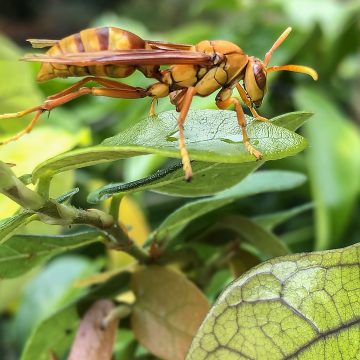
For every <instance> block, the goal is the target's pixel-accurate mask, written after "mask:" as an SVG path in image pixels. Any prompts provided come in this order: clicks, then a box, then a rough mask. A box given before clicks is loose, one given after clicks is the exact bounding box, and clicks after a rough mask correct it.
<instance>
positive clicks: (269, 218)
mask: <svg viewBox="0 0 360 360" xmlns="http://www.w3.org/2000/svg"><path fill="white" fill-rule="evenodd" d="M313 207H314V204H312V203H309V204H304V205H300V206H296V207H294V208H292V209H289V210H285V211H279V212H276V213H273V214H267V215H261V216H257V217H255V218H253V220H254V221H255V222H256V223H257V224H259V225H261V226H262V227H264V228H265V229H267V230H269V231H271V230H272V229H274V228H275V227H276V226H278V225H280V224H282V223H283V222H285V221H287V220H289V219H291V218H293V217H295V216H297V215H299V214H301V213H303V212H305V211H308V210H310V209H312V208H313Z"/></svg>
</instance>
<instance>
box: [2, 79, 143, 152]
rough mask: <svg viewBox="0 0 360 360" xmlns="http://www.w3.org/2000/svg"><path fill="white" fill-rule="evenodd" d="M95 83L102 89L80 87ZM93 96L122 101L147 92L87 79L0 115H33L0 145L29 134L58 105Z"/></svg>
mask: <svg viewBox="0 0 360 360" xmlns="http://www.w3.org/2000/svg"><path fill="white" fill-rule="evenodd" d="M90 81H93V82H96V83H98V84H99V85H102V87H82V86H83V85H84V84H85V83H87V82H90ZM86 94H89V95H93V96H107V97H114V98H122V99H138V98H143V97H146V96H148V93H147V90H146V89H143V88H140V87H133V86H129V85H126V84H123V83H120V82H117V81H112V80H108V79H102V78H97V77H87V78H84V79H82V80H80V81H78V82H77V83H76V84H74V85H72V86H70V87H69V88H67V89H65V90H63V91H61V92H59V93H57V94H54V95H51V96H49V97H48V98H47V99H46V100H45V101H44V102H43V103H42V104H41V105H39V106H35V107H33V108H30V109H26V110H24V111H19V112H16V113H9V114H3V115H0V120H1V119H14V118H21V117H23V116H25V115H27V114H30V113H33V112H34V113H35V116H34V118H33V119H32V120H31V121H30V123H29V125H27V126H26V128H25V129H23V130H22V131H20V132H19V133H17V134H15V135H14V136H12V137H11V138H9V139H7V140H5V141H2V142H0V145H4V144H7V143H9V142H11V141H15V140H17V139H19V138H20V137H22V136H23V135H25V134H27V133H29V132H31V130H32V129H33V128H34V126H35V125H36V123H37V122H38V120H39V118H40V116H41V115H42V113H44V112H45V111H50V110H52V109H54V108H56V107H58V106H60V105H63V104H65V103H67V102H69V101H72V100H74V99H76V98H78V97H80V96H83V95H86Z"/></svg>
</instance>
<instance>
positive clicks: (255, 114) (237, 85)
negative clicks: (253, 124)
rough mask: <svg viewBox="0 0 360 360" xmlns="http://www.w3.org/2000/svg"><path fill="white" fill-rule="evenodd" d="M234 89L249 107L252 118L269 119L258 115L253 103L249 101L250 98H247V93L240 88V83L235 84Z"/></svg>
mask: <svg viewBox="0 0 360 360" xmlns="http://www.w3.org/2000/svg"><path fill="white" fill-rule="evenodd" d="M235 86H236V89H237V91H238V92H239V94H240V97H241V99H242V101H243V102H244V104H245V105H246V106H247V107H248V108H249V110H250V111H251V113H252V114H253V116H254V118H255V119H256V120H259V121H269V120H268V119H267V118H265V117H263V116H261V115H259V114H258V113H257V111H256V110H255V108H254V106H253V104H252V103H251V100H250V99H249V97H248V95H247V94H246V92H245V90H244V89H243V88H242V86H241V85H240V84H236V85H235Z"/></svg>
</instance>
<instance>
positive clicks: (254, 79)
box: [244, 56, 267, 107]
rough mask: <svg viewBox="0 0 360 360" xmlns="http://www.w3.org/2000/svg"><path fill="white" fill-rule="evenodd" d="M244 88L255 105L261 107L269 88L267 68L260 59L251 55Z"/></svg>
mask: <svg viewBox="0 0 360 360" xmlns="http://www.w3.org/2000/svg"><path fill="white" fill-rule="evenodd" d="M244 88H245V90H246V92H247V94H248V96H249V98H250V100H251V102H252V103H253V105H254V106H255V107H259V106H260V105H261V102H262V99H263V98H264V96H265V94H266V90H267V86H266V68H265V65H264V64H263V62H262V61H261V60H260V59H258V58H255V57H253V56H251V57H249V62H248V63H247V65H246V69H245V77H244Z"/></svg>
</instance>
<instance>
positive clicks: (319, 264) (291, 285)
mask: <svg viewBox="0 0 360 360" xmlns="http://www.w3.org/2000/svg"><path fill="white" fill-rule="evenodd" d="M359 264H360V244H357V245H354V246H350V247H348V248H345V249H339V250H332V251H324V252H317V253H310V254H296V255H290V256H285V257H281V258H277V259H272V260H269V261H267V262H265V263H263V264H261V265H259V266H257V267H256V268H254V269H252V270H250V271H249V272H247V273H246V274H244V275H243V276H241V277H240V278H239V279H237V280H236V281H234V282H233V283H232V284H231V285H230V286H229V287H228V288H227V289H226V290H225V291H224V292H223V293H222V295H220V297H219V298H218V300H217V301H216V303H215V304H214V306H213V307H212V309H211V310H210V312H209V313H208V315H207V317H206V318H205V320H204V322H203V324H202V325H201V327H200V329H199V331H198V333H197V335H196V337H195V338H194V340H193V343H192V346H191V348H190V351H189V353H188V355H187V357H186V360H215V359H227V360H230V359H231V360H240V359H272V360H277V359H279V360H280V359H295V358H296V359H309V360H310V359H355V358H357V357H358V355H359V348H360V331H359V328H360V303H359V298H360V274H359V269H360V267H359Z"/></svg>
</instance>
